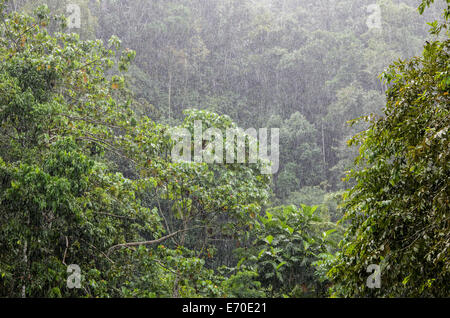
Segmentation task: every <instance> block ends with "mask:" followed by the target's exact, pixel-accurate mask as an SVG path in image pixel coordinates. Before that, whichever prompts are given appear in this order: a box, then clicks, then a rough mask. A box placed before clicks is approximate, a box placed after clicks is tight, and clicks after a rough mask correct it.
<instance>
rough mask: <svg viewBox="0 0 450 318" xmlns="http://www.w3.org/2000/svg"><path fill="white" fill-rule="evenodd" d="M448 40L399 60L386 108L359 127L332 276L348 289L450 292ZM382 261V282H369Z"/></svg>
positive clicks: (347, 292) (390, 73)
mask: <svg viewBox="0 0 450 318" xmlns="http://www.w3.org/2000/svg"><path fill="white" fill-rule="evenodd" d="M449 43H450V41H449V40H448V39H447V40H446V41H444V42H439V41H435V42H432V43H428V44H427V45H426V46H425V49H424V52H423V56H422V57H417V58H413V59H411V60H407V61H398V62H395V63H394V64H393V65H392V67H391V68H390V69H389V70H387V71H386V72H385V73H384V78H385V79H386V80H387V81H388V83H389V85H390V88H389V90H388V92H387V98H388V101H387V105H386V108H385V110H384V116H383V117H379V118H373V119H372V120H371V121H370V128H369V129H368V130H367V131H364V132H363V133H361V134H359V135H357V136H356V137H355V138H354V139H353V142H360V143H362V146H361V148H360V155H359V157H358V158H357V162H358V163H359V165H360V169H358V170H354V171H352V173H351V174H350V175H349V177H351V178H354V179H355V180H356V185H355V186H354V187H353V188H352V189H351V190H350V191H349V192H348V193H347V197H346V200H345V210H346V219H347V220H351V225H350V227H349V229H348V232H347V234H346V237H345V239H344V240H343V241H342V243H341V244H342V252H341V253H340V254H339V257H338V258H337V261H336V262H335V263H334V267H333V268H332V269H331V270H330V272H329V276H330V278H331V279H333V280H334V281H335V282H336V283H337V287H336V292H337V294H338V295H344V296H391V297H392V296H397V297H405V296H416V297H417V296H422V297H423V296H443V297H445V296H448V294H449V289H448V287H449V286H448V283H447V282H448V280H449V264H450V262H449V259H448V255H449V254H448V235H449V232H450V229H449V222H448V221H449V215H448V212H449V211H450V209H449V201H448V197H449V196H448V193H449V189H448V185H449V182H448V181H449V168H450V166H449V153H450V152H449V148H448V145H449V139H448V127H449V126H450V121H449V118H450V117H449V107H448V105H449V104H450V103H449V90H450V89H449V88H450V86H449V75H448V71H449V60H450V59H449V53H448V52H449ZM369 264H380V265H381V277H382V284H381V288H380V289H376V290H370V289H369V288H368V287H367V286H366V285H365V278H366V276H367V274H366V268H367V266H368V265H369Z"/></svg>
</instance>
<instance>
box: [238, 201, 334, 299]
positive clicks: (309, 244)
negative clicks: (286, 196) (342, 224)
mask: <svg viewBox="0 0 450 318" xmlns="http://www.w3.org/2000/svg"><path fill="white" fill-rule="evenodd" d="M317 209H318V207H317V206H315V207H308V206H305V205H302V207H301V208H297V207H295V206H281V207H276V208H273V209H269V210H268V211H266V213H265V215H264V216H263V217H260V218H259V220H260V224H258V225H257V226H256V227H255V229H254V236H255V240H254V242H253V243H252V245H251V247H249V248H245V249H241V250H240V251H239V252H240V253H241V254H242V257H243V259H242V260H241V262H240V263H242V262H245V263H248V264H251V266H255V268H256V270H257V272H258V274H259V276H260V278H259V279H260V281H261V283H262V285H263V286H264V287H265V288H268V289H270V290H271V291H270V294H271V295H272V296H278V297H280V296H282V295H291V296H294V297H300V296H301V297H305V296H313V295H314V296H323V293H324V292H325V285H324V284H323V283H321V282H319V281H318V279H316V277H315V268H314V266H313V265H312V264H313V262H315V261H317V260H318V256H319V255H320V254H321V253H325V252H326V251H327V244H328V241H329V237H328V236H329V235H331V234H332V231H328V232H327V233H325V232H324V233H321V232H320V227H321V226H320V224H321V223H322V222H323V221H322V220H321V218H320V217H319V216H318V215H317V214H316V212H317V211H318V210H317ZM322 226H324V227H327V228H329V227H330V226H331V227H332V226H333V225H332V224H326V223H325V224H322ZM238 267H239V264H238ZM300 291H301V292H300Z"/></svg>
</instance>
